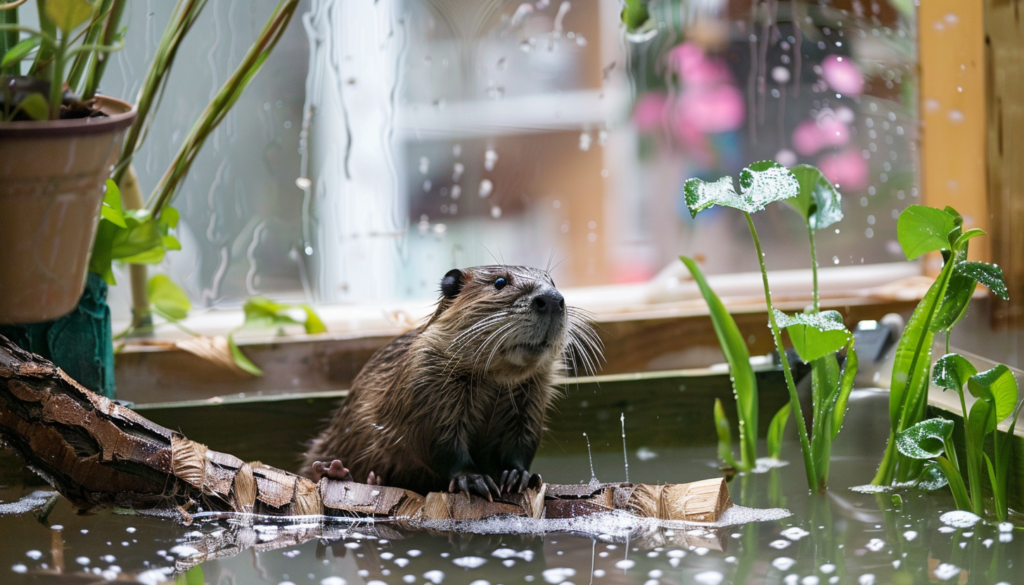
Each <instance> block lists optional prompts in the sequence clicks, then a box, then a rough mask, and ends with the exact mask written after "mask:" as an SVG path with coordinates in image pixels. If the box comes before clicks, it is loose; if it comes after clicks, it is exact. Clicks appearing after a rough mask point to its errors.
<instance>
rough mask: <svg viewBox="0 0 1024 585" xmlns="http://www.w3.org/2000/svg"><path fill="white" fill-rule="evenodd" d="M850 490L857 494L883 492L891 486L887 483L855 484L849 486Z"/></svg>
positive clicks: (890, 488)
mask: <svg viewBox="0 0 1024 585" xmlns="http://www.w3.org/2000/svg"><path fill="white" fill-rule="evenodd" d="M850 491H851V492H857V493H858V494H885V493H888V492H891V491H892V486H889V485H871V484H867V485H855V486H853V487H852V488H850Z"/></svg>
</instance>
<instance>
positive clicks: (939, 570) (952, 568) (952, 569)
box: [933, 563, 960, 581]
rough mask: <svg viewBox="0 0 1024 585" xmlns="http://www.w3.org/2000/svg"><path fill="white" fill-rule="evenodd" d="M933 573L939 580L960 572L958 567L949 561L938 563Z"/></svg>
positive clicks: (944, 579)
mask: <svg viewBox="0 0 1024 585" xmlns="http://www.w3.org/2000/svg"><path fill="white" fill-rule="evenodd" d="M933 573H934V574H935V577H936V578H937V579H938V580H939V581H948V580H950V579H952V578H953V577H956V576H957V575H959V574H960V567H958V566H956V565H953V564H950V563H940V564H939V566H938V567H936V568H935V571H933Z"/></svg>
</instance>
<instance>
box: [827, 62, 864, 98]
mask: <svg viewBox="0 0 1024 585" xmlns="http://www.w3.org/2000/svg"><path fill="white" fill-rule="evenodd" d="M821 75H822V77H824V78H825V81H826V82H827V83H828V85H829V87H831V88H832V89H834V90H835V91H837V92H839V93H842V94H846V95H860V94H861V93H863V92H864V76H863V75H861V73H860V69H857V65H856V64H854V62H853V60H852V59H850V58H849V57H840V56H838V55H829V56H828V57H825V59H824V60H823V61H822V62H821Z"/></svg>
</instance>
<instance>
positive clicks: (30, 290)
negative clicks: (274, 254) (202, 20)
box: [0, 0, 135, 323]
mask: <svg viewBox="0 0 1024 585" xmlns="http://www.w3.org/2000/svg"><path fill="white" fill-rule="evenodd" d="M124 4H125V0H108V1H105V2H102V1H101V2H96V4H94V5H93V4H89V3H88V2H86V1H85V0H47V1H43V2H39V4H38V5H39V22H40V27H39V30H32V29H28V28H26V27H23V26H19V25H18V24H17V23H16V21H17V18H16V16H15V17H14V18H11V17H10V16H9V15H12V14H13V15H16V10H11V9H10V5H7V6H6V7H5V8H7V10H3V12H4V13H5V16H6V18H5V19H4V20H5V21H7V24H4V25H0V26H2V30H0V54H2V55H3V61H2V69H0V73H2V75H0V176H2V177H4V180H3V181H2V182H0V250H3V251H4V254H5V256H6V258H5V260H4V262H0V323H32V322H38V321H46V320H51V319H56V318H57V317H60V316H62V315H65V314H67V313H68V312H70V311H72V310H73V309H74V308H75V306H76V305H77V304H78V300H79V298H80V297H81V296H82V291H83V289H84V287H85V283H86V273H87V267H88V261H89V251H90V249H91V248H92V242H93V238H94V237H95V234H96V226H97V222H98V219H99V215H100V208H101V205H102V201H103V195H104V184H105V182H106V180H107V178H108V177H109V175H110V166H111V165H112V164H113V163H114V162H115V161H116V160H117V158H118V156H119V155H120V150H121V142H122V139H123V137H124V133H125V131H126V130H127V128H128V126H129V125H130V124H131V123H132V121H133V120H134V119H135V110H134V108H133V107H132V106H131V104H128V103H126V102H124V101H121V100H118V99H114V98H110V97H104V96H98V95H96V87H97V85H98V83H99V79H100V78H101V77H102V75H103V70H104V65H105V63H106V62H107V59H105V58H104V57H105V56H106V53H107V52H109V51H112V50H116V49H117V48H119V47H118V46H117V44H116V43H117V42H119V40H120V39H119V34H118V33H117V28H118V22H119V20H120V17H121V13H122V11H123V9H124ZM12 20H13V21H15V22H11V21H12ZM22 32H27V33H28V37H27V38H24V39H20V38H19V37H20V36H21V35H19V34H18V33H22ZM11 41H15V42H13V43H12V42H11ZM33 55H34V60H33V61H32V62H31V63H30V67H29V69H28V71H27V73H28V74H27V75H21V74H20V73H21V69H22V66H23V62H24V61H26V60H27V58H28V57H30V56H33Z"/></svg>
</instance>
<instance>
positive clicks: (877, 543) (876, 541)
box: [864, 538, 885, 552]
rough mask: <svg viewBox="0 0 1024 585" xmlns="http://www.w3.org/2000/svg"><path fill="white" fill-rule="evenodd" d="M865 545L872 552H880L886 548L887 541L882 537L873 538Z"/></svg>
mask: <svg viewBox="0 0 1024 585" xmlns="http://www.w3.org/2000/svg"><path fill="white" fill-rule="evenodd" d="M864 547H865V548H867V549H868V550H869V551H871V552H878V551H880V550H882V549H883V548H885V541H884V540H882V539H881V538H872V539H871V540H869V541H868V543H867V544H866V545H864Z"/></svg>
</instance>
